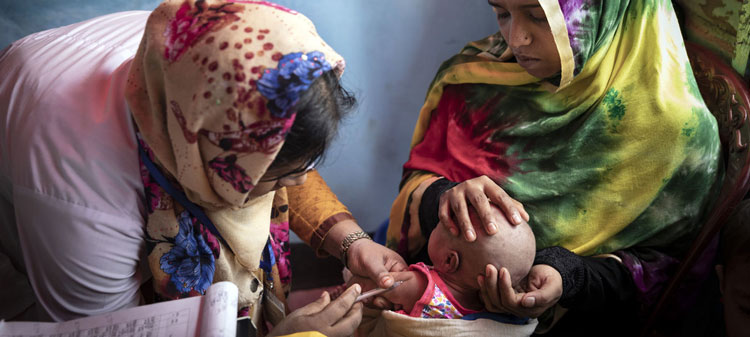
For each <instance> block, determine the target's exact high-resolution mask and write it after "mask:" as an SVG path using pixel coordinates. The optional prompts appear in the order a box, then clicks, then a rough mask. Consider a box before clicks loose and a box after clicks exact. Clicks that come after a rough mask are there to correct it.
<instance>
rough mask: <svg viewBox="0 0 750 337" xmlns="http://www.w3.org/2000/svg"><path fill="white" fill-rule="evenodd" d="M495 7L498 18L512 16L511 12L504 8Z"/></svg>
mask: <svg viewBox="0 0 750 337" xmlns="http://www.w3.org/2000/svg"><path fill="white" fill-rule="evenodd" d="M493 8H494V10H495V14H496V15H497V19H498V20H505V19H507V18H510V12H508V11H506V10H504V9H502V8H498V7H493Z"/></svg>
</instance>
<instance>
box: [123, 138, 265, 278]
mask: <svg viewBox="0 0 750 337" xmlns="http://www.w3.org/2000/svg"><path fill="white" fill-rule="evenodd" d="M138 153H139V154H140V156H141V161H142V162H143V164H144V165H145V166H146V169H148V173H149V174H150V175H151V177H152V178H154V180H156V183H157V184H159V186H161V188H163V189H164V191H165V192H167V193H169V195H171V196H172V198H174V200H175V201H177V202H178V203H179V204H180V205H182V207H184V208H185V209H186V210H187V211H188V213H190V214H191V215H193V216H194V217H196V218H197V219H198V221H200V222H201V223H202V224H203V225H204V226H206V228H207V229H208V231H209V232H211V234H213V235H214V236H215V237H217V238H219V240H220V241H221V242H222V243H223V244H224V246H226V247H227V248H228V249H229V250H230V251H231V250H232V248H231V247H229V244H227V242H226V241H225V240H224V237H222V236H221V234H220V233H219V230H218V229H216V226H214V223H213V222H212V221H211V219H209V218H208V216H207V215H206V213H204V212H203V210H202V209H201V208H200V207H198V205H196V204H195V203H193V202H192V201H190V200H189V199H188V198H187V196H185V193H183V192H182V191H180V190H178V189H176V188H175V187H174V186H173V185H172V184H171V183H170V182H169V180H167V178H166V177H165V176H164V174H162V173H161V171H160V170H159V168H157V167H156V165H155V164H154V162H153V161H151V158H149V156H148V154H146V151H145V150H144V149H143V146H142V145H141V143H140V142H138ZM274 264H276V259H275V256H274V253H273V249H272V247H271V238H270V237H269V238H268V241H267V242H266V247H265V248H264V249H263V259H261V261H260V267H261V268H263V271H265V272H266V277H267V278H268V279H269V280H272V278H271V269H272V268H273V266H274Z"/></svg>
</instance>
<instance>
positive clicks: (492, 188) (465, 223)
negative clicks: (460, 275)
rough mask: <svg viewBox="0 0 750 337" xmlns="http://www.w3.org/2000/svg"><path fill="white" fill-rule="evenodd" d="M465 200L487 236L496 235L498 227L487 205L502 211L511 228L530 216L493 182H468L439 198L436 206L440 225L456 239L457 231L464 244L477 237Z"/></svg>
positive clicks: (488, 179)
mask: <svg viewBox="0 0 750 337" xmlns="http://www.w3.org/2000/svg"><path fill="white" fill-rule="evenodd" d="M467 200H468V203H470V204H471V205H472V206H473V207H474V209H475V210H476V211H477V214H479V218H480V219H481V220H482V224H483V225H484V230H485V231H486V232H487V234H489V235H493V234H495V233H497V223H498V220H496V219H494V216H493V215H492V210H491V208H490V202H491V203H493V204H495V205H497V206H498V207H499V208H500V209H501V210H502V211H503V213H504V214H505V216H506V217H507V218H508V222H510V223H511V224H512V225H519V224H521V223H522V222H523V221H529V214H528V213H526V210H525V209H524V208H523V205H522V204H521V203H520V202H518V201H516V200H515V199H513V198H511V197H510V196H509V195H508V193H506V192H505V191H504V190H503V189H502V188H501V187H500V186H499V185H498V184H497V183H495V182H494V181H492V179H490V178H489V177H487V176H480V177H476V178H473V179H469V180H466V181H464V182H462V183H460V184H458V185H456V186H454V187H453V188H451V189H449V190H447V191H445V192H444V193H443V195H441V196H440V204H439V206H438V217H439V218H440V223H442V225H443V226H446V227H447V228H448V230H449V231H450V232H451V234H453V235H458V233H459V229H460V232H461V233H464V237H465V238H466V240H467V241H474V240H476V237H477V236H476V233H475V232H474V227H473V226H472V224H471V220H470V219H469V210H468V205H467ZM451 215H453V216H451ZM454 217H455V221H454V220H453V219H454Z"/></svg>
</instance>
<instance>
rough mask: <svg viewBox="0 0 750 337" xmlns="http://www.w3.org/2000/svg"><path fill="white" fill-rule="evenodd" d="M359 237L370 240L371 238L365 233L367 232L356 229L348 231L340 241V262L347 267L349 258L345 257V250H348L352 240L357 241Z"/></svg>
mask: <svg viewBox="0 0 750 337" xmlns="http://www.w3.org/2000/svg"><path fill="white" fill-rule="evenodd" d="M359 239H368V240H372V238H371V237H370V236H369V235H367V233H365V232H363V231H357V232H353V233H349V234H348V235H346V237H344V240H343V241H341V262H342V263H343V264H344V267H346V268H349V264H348V262H349V259H348V258H347V252H348V251H349V247H351V245H352V243H354V241H357V240H359Z"/></svg>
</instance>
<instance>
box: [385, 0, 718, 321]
mask: <svg viewBox="0 0 750 337" xmlns="http://www.w3.org/2000/svg"><path fill="white" fill-rule="evenodd" d="M489 4H490V6H491V7H492V8H493V10H494V11H495V14H496V15H497V21H498V23H499V26H500V31H499V32H498V33H497V34H495V35H492V36H490V37H488V38H486V39H484V40H480V41H477V42H473V43H469V44H468V45H467V46H466V47H465V48H464V49H463V50H462V51H461V53H460V54H458V55H456V56H454V57H452V58H451V59H449V60H448V61H446V62H445V63H444V64H443V65H442V66H441V67H440V69H439V71H438V74H437V76H436V77H435V79H434V81H433V83H432V84H431V86H430V89H429V91H428V94H427V99H426V101H425V104H424V106H423V108H422V110H421V113H420V116H419V119H418V122H417V126H416V129H415V132H414V136H413V139H412V149H411V154H410V157H409V161H408V162H407V163H406V164H405V165H404V177H403V181H402V184H401V191H400V195H399V196H398V198H397V200H396V201H395V202H394V205H393V209H392V212H391V219H390V226H389V229H388V242H387V244H388V245H389V247H391V248H393V249H396V250H398V251H399V252H400V253H401V254H402V255H403V256H404V257H406V258H407V260H419V259H423V258H424V255H423V254H424V251H425V247H426V245H425V242H427V238H428V237H429V233H430V232H431V229H432V228H434V226H436V225H438V222H440V223H441V225H444V226H448V228H449V229H450V230H451V231H452V232H453V233H454V235H459V232H460V233H462V234H461V235H464V236H465V238H466V239H467V240H469V241H473V240H474V239H475V237H476V235H475V232H474V231H475V230H485V231H486V232H487V233H489V234H493V233H495V232H496V231H497V229H496V226H495V225H494V223H497V221H495V220H493V219H492V217H490V216H488V215H487V214H489V212H488V208H489V207H490V202H491V203H494V204H496V205H497V206H499V207H500V208H501V209H503V210H504V213H505V214H506V216H507V217H508V219H509V220H510V221H511V222H514V223H521V222H522V221H528V222H529V224H530V225H531V226H532V228H533V230H534V233H535V234H536V238H537V246H538V247H539V248H545V247H554V246H561V247H564V248H566V249H567V250H570V251H572V252H574V253H576V254H578V255H580V256H593V255H600V254H609V255H608V256H609V257H611V258H608V259H602V258H581V257H579V256H577V255H574V254H571V253H568V252H567V250H564V249H547V250H543V251H542V252H540V255H538V256H537V260H536V262H535V264H536V265H535V266H534V269H532V272H531V275H530V277H529V279H528V283H527V284H526V287H525V291H526V292H525V293H523V292H522V293H515V292H514V291H513V289H511V288H510V286H509V284H510V281H509V280H510V277H509V275H508V272H507V271H505V270H501V271H499V272H498V271H497V270H496V269H495V268H494V267H492V266H488V268H487V271H486V274H485V275H480V276H479V279H478V282H480V285H481V286H482V287H483V289H484V292H483V294H484V299H485V304H486V305H487V306H488V308H490V309H491V310H499V311H506V312H512V313H515V314H517V315H523V316H539V315H540V314H541V313H542V312H544V311H545V310H546V309H548V308H550V307H552V306H553V305H555V304H556V303H559V304H560V305H561V306H562V307H566V308H569V309H572V310H571V312H575V311H576V310H582V309H584V308H586V309H587V310H589V311H586V312H587V315H588V314H589V313H596V314H605V315H608V316H609V317H610V318H612V317H615V318H616V317H617V313H616V312H615V311H613V310H615V309H621V310H622V311H623V312H627V311H628V310H629V309H630V308H632V307H625V305H626V304H628V303H631V301H632V300H633V299H634V298H638V299H639V301H640V304H642V305H644V306H648V305H649V304H651V303H653V300H655V299H656V296H657V295H658V294H659V291H660V289H661V287H662V286H663V285H664V281H665V280H666V279H667V278H668V276H669V274H668V273H669V271H670V270H672V268H673V267H674V266H675V265H676V263H677V262H678V261H677V258H679V257H680V256H681V253H682V252H684V249H685V248H686V245H688V244H689V242H690V239H691V238H692V237H693V235H694V234H695V233H696V230H697V229H698V228H699V226H700V224H701V218H702V216H703V214H704V211H705V209H707V207H709V206H710V203H711V200H712V196H713V195H715V194H714V193H715V192H716V189H715V187H716V186H718V185H719V184H718V183H719V182H720V181H721V177H722V167H721V165H720V147H719V146H720V144H719V137H718V131H717V126H716V121H715V120H714V118H713V116H712V115H711V113H710V112H709V111H708V109H707V108H706V106H705V104H704V103H703V100H702V99H701V96H700V93H699V91H698V89H697V86H696V83H695V79H694V77H693V74H692V72H691V68H690V65H689V63H688V59H687V55H686V52H685V49H684V45H683V41H682V37H681V35H680V30H679V25H678V23H677V19H676V17H675V15H674V12H673V10H672V7H671V3H670V2H669V1H662V0H607V1H603V0H601V1H600V0H559V1H558V0H539V1H537V0H520V1H510V0H490V1H489ZM468 207H474V208H475V209H477V211H478V212H479V214H480V216H481V218H482V221H483V224H482V225H479V224H476V225H477V226H479V227H483V228H481V229H475V228H474V227H473V226H472V224H471V223H470V222H469V220H468V219H469V218H468V215H467V211H466V210H467V208H468ZM613 254H614V255H613ZM634 311H635V310H633V312H634ZM558 312H559V311H558ZM584 317H585V318H586V319H587V320H586V321H585V322H586V324H584V325H581V326H578V327H577V328H583V329H585V328H587V327H590V326H591V324H597V323H601V322H603V321H597V320H596V319H591V317H593V316H585V315H584ZM543 323H544V322H542V323H541V325H544V324H543ZM630 323H631V324H630V325H629V326H630V327H631V328H632V327H633V326H636V325H634V324H632V322H630ZM584 331H585V330H584ZM589 331H590V330H589ZM622 331H623V330H620V331H619V332H622Z"/></svg>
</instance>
